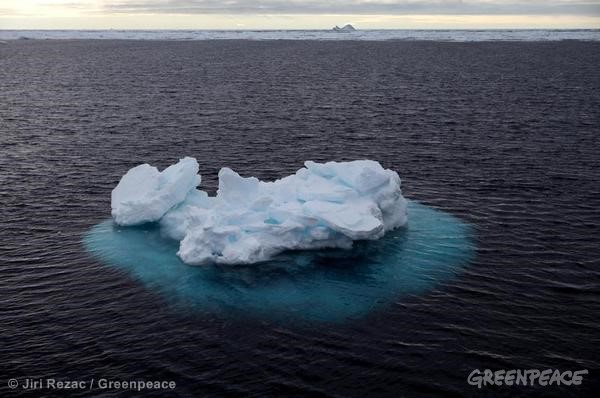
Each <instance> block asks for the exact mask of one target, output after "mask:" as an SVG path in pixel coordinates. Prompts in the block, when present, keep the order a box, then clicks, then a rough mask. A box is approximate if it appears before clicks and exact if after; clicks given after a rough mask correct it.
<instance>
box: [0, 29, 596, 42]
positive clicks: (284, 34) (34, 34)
mask: <svg viewBox="0 0 600 398" xmlns="http://www.w3.org/2000/svg"><path fill="white" fill-rule="evenodd" d="M346 33H347V34H344V35H340V34H339V32H335V31H333V30H331V29H323V30H112V29H111V30H0V40H17V39H116V40H120V39H124V40H227V39H242V40H375V41H382V40H433V41H458V42H465V41H466V42H469V41H558V40H587V41H598V40H600V29H570V30H565V29H559V30H554V29H548V30H546V29H494V30H458V29H456V30H416V29H415V30H412V29H399V30H392V29H390V30H362V29H359V30H356V31H352V32H346Z"/></svg>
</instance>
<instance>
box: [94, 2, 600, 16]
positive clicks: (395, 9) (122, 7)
mask: <svg viewBox="0 0 600 398" xmlns="http://www.w3.org/2000/svg"><path fill="white" fill-rule="evenodd" d="M105 8H106V9H107V10H109V11H111V12H119V13H143V12H146V13H165V14H210V13H226V14H400V15H401V14H412V15H417V14H421V15H423V14H447V15H494V14H496V15H498V14H507V15H590V16H592V15H593V16H598V15H600V0H596V1H587V2H586V1H565V0H563V1H560V0H549V1H539V0H538V1H535V0H534V1H528V2H523V3H515V2H514V1H499V0H496V1H489V0H488V1H486V0H478V1H477V0H475V1H467V0H465V1H463V0H446V1H443V0H442V1H431V0H430V1H416V0H412V1H411V0H408V1H402V0H399V1H393V0H392V1H386V0H329V1H293V0H292V1H289V0H288V1H286V0H224V1H218V0H146V1H144V0H131V1H129V0H121V1H112V2H110V1H109V2H108V3H106V4H105Z"/></svg>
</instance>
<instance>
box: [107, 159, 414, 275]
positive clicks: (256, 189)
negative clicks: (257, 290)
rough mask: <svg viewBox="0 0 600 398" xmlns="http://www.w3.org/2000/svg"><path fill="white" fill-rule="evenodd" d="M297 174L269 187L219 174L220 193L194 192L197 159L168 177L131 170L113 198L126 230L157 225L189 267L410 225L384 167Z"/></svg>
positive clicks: (246, 260) (256, 258) (396, 181)
mask: <svg viewBox="0 0 600 398" xmlns="http://www.w3.org/2000/svg"><path fill="white" fill-rule="evenodd" d="M304 165H305V167H303V168H301V169H300V170H298V171H297V172H296V173H295V174H293V175H290V176H287V177H285V178H282V179H279V180H276V181H273V182H263V181H259V180H258V179H257V178H255V177H248V178H244V177H241V176H240V175H239V174H237V173H236V172H234V171H233V170H231V169H228V168H223V169H221V171H220V172H219V189H218V191H217V195H216V196H214V197H210V196H209V195H208V194H207V193H206V192H204V191H201V190H198V189H197V188H196V187H197V186H198V185H199V184H200V182H201V177H200V175H198V168H199V167H198V162H197V161H196V159H193V158H189V157H186V158H184V159H181V160H180V161H179V163H177V164H174V165H172V166H170V167H168V168H166V169H165V170H164V171H162V172H159V171H158V169H156V168H155V167H152V166H150V165H148V164H143V165H140V166H137V167H134V168H132V169H131V170H129V171H128V172H127V173H126V174H125V175H124V176H123V177H122V178H121V180H120V181H119V184H118V185H117V186H116V188H115V189H114V190H113V192H112V198H111V199H112V200H111V207H112V216H113V218H114V220H115V222H116V223H117V224H119V225H122V226H134V225H140V224H144V223H149V222H157V223H158V224H159V226H160V229H161V231H162V232H163V233H164V234H165V235H166V236H167V237H169V238H171V239H174V240H177V241H180V245H179V250H178V252H177V254H178V256H179V257H180V258H181V260H182V261H183V262H185V263H187V264H191V265H206V264H211V263H224V264H250V263H256V262H260V261H265V260H268V259H270V258H272V257H273V256H275V255H277V254H279V253H281V252H283V251H286V250H306V249H324V248H344V249H349V248H350V247H352V243H353V241H356V240H374V239H379V238H381V237H383V236H384V234H385V233H386V232H388V231H391V230H393V229H395V228H398V227H401V226H403V225H404V224H406V221H407V213H406V200H405V199H404V197H403V196H402V192H401V189H400V177H399V176H398V174H397V173H396V172H394V171H392V170H386V169H384V168H383V167H381V165H380V164H379V163H378V162H375V161H372V160H357V161H353V162H341V163H338V162H328V163H315V162H312V161H307V162H305V164H304Z"/></svg>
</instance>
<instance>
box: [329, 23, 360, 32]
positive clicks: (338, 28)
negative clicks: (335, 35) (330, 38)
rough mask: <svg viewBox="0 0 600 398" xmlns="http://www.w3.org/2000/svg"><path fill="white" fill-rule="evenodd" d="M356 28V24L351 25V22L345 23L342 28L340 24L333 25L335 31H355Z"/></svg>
mask: <svg viewBox="0 0 600 398" xmlns="http://www.w3.org/2000/svg"><path fill="white" fill-rule="evenodd" d="M355 30H356V29H354V26H352V25H350V24H346V25H344V26H343V27H342V28H340V27H339V26H337V25H335V26H334V27H333V31H334V32H354V31H355Z"/></svg>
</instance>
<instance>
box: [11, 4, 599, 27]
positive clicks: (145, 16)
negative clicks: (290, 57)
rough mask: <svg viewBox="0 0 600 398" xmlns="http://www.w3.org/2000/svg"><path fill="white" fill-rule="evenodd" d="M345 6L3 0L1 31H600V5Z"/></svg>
mask: <svg viewBox="0 0 600 398" xmlns="http://www.w3.org/2000/svg"><path fill="white" fill-rule="evenodd" d="M330 1H331V0H330ZM344 1H345V2H342V3H340V2H339V1H338V2H335V3H330V2H327V1H319V2H316V1H308V2H306V3H302V4H301V5H298V4H296V3H288V2H285V1H284V0H233V1H230V2H225V3H217V2H215V0H170V1H169V0H140V1H138V0H4V1H3V2H2V4H0V29H329V28H331V27H332V26H334V25H341V24H345V23H352V24H353V25H355V26H356V27H357V28H359V29H502V28H507V29H511V28H515V29H526V28H532V29H535V28H539V29H543V28H554V29H560V28H563V29H576V28H581V29H598V28H600V0H594V1H588V2H583V3H582V2H578V1H570V0H553V1H549V2H543V1H530V2H526V3H525V2H523V3H521V4H520V5H519V3H514V2H511V1H502V0H491V1H490V0H447V1H437V2H436V1H433V2H432V1H418V0H412V1H393V0H392V1H389V0H374V1H369V2H364V1H362V0H344ZM289 4H291V5H289ZM336 9H339V10H341V11H346V10H351V12H336V11H335V10H336Z"/></svg>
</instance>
